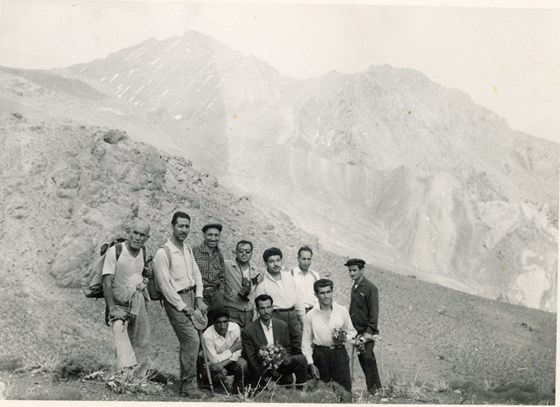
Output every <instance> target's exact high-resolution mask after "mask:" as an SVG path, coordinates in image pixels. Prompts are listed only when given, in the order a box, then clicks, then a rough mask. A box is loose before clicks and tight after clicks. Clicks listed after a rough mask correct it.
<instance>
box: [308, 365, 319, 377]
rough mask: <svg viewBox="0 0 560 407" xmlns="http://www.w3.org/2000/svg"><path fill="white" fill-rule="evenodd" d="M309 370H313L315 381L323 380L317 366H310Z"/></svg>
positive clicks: (312, 374)
mask: <svg viewBox="0 0 560 407" xmlns="http://www.w3.org/2000/svg"><path fill="white" fill-rule="evenodd" d="M309 370H311V376H313V378H314V379H316V380H319V379H320V378H321V375H320V374H319V368H318V367H317V366H315V364H313V363H312V364H310V365H309Z"/></svg>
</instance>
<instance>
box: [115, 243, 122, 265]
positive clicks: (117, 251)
mask: <svg viewBox="0 0 560 407" xmlns="http://www.w3.org/2000/svg"><path fill="white" fill-rule="evenodd" d="M121 253H122V243H121V242H118V243H115V254H116V255H117V261H119V257H121Z"/></svg>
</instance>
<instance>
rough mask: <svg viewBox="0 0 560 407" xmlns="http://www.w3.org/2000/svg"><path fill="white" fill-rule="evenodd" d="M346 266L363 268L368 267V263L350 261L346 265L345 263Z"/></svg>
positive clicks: (356, 260)
mask: <svg viewBox="0 0 560 407" xmlns="http://www.w3.org/2000/svg"><path fill="white" fill-rule="evenodd" d="M344 265H345V266H346V267H350V266H359V267H360V268H362V267H364V266H365V265H366V262H365V261H363V260H362V259H350V260H348V261H347V262H346V263H344Z"/></svg>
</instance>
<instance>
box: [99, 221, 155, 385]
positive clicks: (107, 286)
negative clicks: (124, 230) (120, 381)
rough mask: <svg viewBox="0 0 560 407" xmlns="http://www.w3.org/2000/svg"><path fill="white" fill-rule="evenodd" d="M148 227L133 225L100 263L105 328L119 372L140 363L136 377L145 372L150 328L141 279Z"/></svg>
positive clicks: (144, 283)
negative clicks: (109, 337)
mask: <svg viewBox="0 0 560 407" xmlns="http://www.w3.org/2000/svg"><path fill="white" fill-rule="evenodd" d="M149 236H150V226H149V225H148V224H147V223H146V222H144V221H140V220H139V221H136V222H135V223H134V225H133V226H132V227H131V229H130V232H129V238H128V240H126V241H125V242H124V243H117V244H115V245H114V246H112V247H110V248H109V250H107V253H106V255H105V262H104V263H103V271H102V276H103V295H104V297H105V302H106V304H107V308H108V311H109V315H108V318H109V324H110V325H111V328H112V330H113V341H114V344H115V351H116V355H117V363H118V365H119V368H120V369H127V368H133V367H136V366H137V365H138V363H139V362H140V364H141V366H142V367H141V368H139V369H138V371H137V374H138V375H139V376H141V375H142V374H144V373H145V372H146V370H147V353H148V352H147V348H148V337H149V332H150V325H149V321H148V314H147V312H146V303H145V291H146V290H145V287H146V283H147V280H144V278H143V275H142V273H143V271H144V257H145V254H144V253H143V250H145V249H144V243H146V241H147V240H148V238H149Z"/></svg>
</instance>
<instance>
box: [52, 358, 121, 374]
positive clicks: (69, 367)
mask: <svg viewBox="0 0 560 407" xmlns="http://www.w3.org/2000/svg"><path fill="white" fill-rule="evenodd" d="M109 368H110V366H109V365H107V364H105V363H102V362H99V361H98V360H97V358H95V357H94V356H92V355H73V356H69V357H66V358H65V359H63V360H62V361H60V362H59V363H58V364H57V366H56V369H55V372H56V374H57V375H58V377H59V378H60V379H78V378H80V377H83V376H86V375H88V374H91V373H93V372H99V371H107V370H109Z"/></svg>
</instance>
